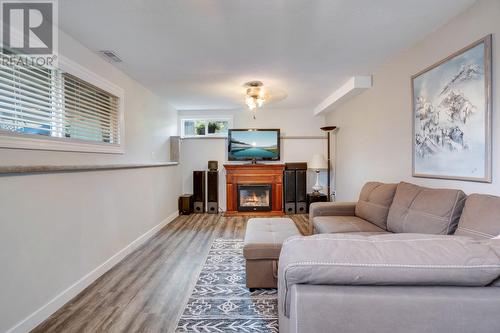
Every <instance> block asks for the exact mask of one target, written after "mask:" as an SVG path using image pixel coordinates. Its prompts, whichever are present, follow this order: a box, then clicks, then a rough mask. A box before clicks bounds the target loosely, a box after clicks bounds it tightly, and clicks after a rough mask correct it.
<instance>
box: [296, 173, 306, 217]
mask: <svg viewBox="0 0 500 333" xmlns="http://www.w3.org/2000/svg"><path fill="white" fill-rule="evenodd" d="M306 195H307V170H295V212H296V213H297V214H305V213H306V210H307V203H306Z"/></svg>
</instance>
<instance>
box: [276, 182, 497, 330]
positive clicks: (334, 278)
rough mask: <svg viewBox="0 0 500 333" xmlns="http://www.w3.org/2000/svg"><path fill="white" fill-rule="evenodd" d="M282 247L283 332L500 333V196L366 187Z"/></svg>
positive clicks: (316, 208) (320, 210)
mask: <svg viewBox="0 0 500 333" xmlns="http://www.w3.org/2000/svg"><path fill="white" fill-rule="evenodd" d="M309 217H310V230H311V232H313V233H315V235H313V236H308V237H299V236H298V237H291V238H289V239H287V240H286V241H285V243H284V244H283V247H282V250H281V254H280V259H279V268H278V292H279V299H278V306H279V317H280V318H279V326H280V332H318V333H319V332H336V333H345V332H349V333H350V332H352V333H354V332H356V333H359V332H392V333H394V332H464V333H465V332H492V333H493V332H500V279H499V276H500V239H494V237H496V236H498V235H499V234H500V198H499V197H494V196H489V195H480V194H472V195H469V196H466V195H465V194H464V193H463V192H462V191H460V190H452V189H431V188H425V187H421V186H417V185H414V184H409V183H404V182H402V183H399V184H383V183H377V182H370V183H367V184H366V185H365V186H364V187H363V189H362V190H361V193H360V196H359V201H358V202H357V203H315V204H313V205H312V206H311V209H310V216H309Z"/></svg>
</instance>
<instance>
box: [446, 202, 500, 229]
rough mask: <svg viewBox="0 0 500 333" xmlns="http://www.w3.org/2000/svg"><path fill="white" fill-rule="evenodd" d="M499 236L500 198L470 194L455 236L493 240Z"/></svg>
mask: <svg viewBox="0 0 500 333" xmlns="http://www.w3.org/2000/svg"><path fill="white" fill-rule="evenodd" d="M499 234H500V197H496V196H493V195H486V194H471V195H469V197H468V198H467V200H466V201H465V207H464V210H463V212H462V216H461V217H460V221H459V222H458V227H457V231H456V232H455V235H459V236H469V237H474V238H493V237H496V236H498V235H499Z"/></svg>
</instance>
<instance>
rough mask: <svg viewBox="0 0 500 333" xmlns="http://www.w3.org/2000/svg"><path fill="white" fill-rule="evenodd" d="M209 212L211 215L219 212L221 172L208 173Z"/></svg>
mask: <svg viewBox="0 0 500 333" xmlns="http://www.w3.org/2000/svg"><path fill="white" fill-rule="evenodd" d="M207 212H208V213H209V214H217V213H218V212H219V171H208V173H207Z"/></svg>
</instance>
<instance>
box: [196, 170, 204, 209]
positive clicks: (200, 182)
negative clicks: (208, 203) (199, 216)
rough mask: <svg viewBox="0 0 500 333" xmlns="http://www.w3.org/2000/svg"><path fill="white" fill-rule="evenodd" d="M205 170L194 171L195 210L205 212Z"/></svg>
mask: <svg viewBox="0 0 500 333" xmlns="http://www.w3.org/2000/svg"><path fill="white" fill-rule="evenodd" d="M205 174H206V172H205V171H193V211H194V212H195V213H204V212H205Z"/></svg>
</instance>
